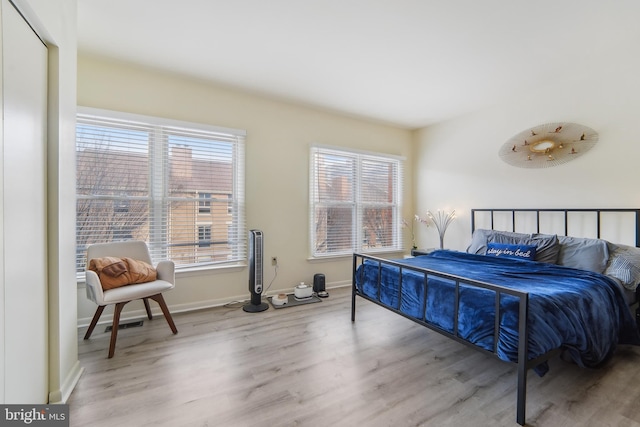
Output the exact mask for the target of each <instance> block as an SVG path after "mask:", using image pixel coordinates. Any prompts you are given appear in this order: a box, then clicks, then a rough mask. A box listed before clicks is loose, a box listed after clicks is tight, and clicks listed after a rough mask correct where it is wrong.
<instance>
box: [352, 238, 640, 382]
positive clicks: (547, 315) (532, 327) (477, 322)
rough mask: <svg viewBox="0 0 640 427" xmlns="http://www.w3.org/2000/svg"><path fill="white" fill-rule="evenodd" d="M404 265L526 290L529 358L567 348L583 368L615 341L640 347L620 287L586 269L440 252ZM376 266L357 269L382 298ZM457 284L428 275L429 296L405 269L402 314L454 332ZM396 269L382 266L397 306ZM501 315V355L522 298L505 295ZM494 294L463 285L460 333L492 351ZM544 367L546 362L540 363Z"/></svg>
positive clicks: (508, 348) (509, 357)
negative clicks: (527, 297)
mask: <svg viewBox="0 0 640 427" xmlns="http://www.w3.org/2000/svg"><path fill="white" fill-rule="evenodd" d="M397 262H402V263H403V264H407V265H411V266H416V267H423V268H427V269H431V270H435V271H440V272H443V273H448V274H452V275H456V276H460V277H466V278H469V279H473V280H477V281H482V282H486V283H490V284H494V285H499V286H504V287H509V288H512V289H517V290H521V291H525V292H528V293H529V313H528V323H529V340H528V345H529V359H530V360H531V359H534V358H536V357H538V356H541V355H543V354H545V353H546V352H548V351H550V350H553V349H556V348H564V349H567V350H568V351H569V352H570V354H571V356H572V358H573V359H574V360H575V361H576V363H578V364H579V365H581V366H587V367H596V366H598V365H599V364H601V363H603V362H604V361H606V360H607V359H608V358H609V357H610V356H611V355H612V354H613V352H614V350H615V348H616V345H617V344H635V345H640V336H639V334H638V329H637V326H636V323H635V319H634V318H633V316H632V315H631V312H630V310H629V308H628V307H627V306H626V303H625V299H624V295H623V292H622V290H621V288H620V287H619V286H618V285H617V284H616V283H615V282H614V281H613V280H611V279H609V278H608V277H606V276H603V275H601V274H597V273H592V272H589V271H583V270H576V269H572V268H567V267H562V266H557V265H553V264H547V263H540V262H533V261H522V260H515V259H508V258H500V257H489V256H484V255H473V254H467V253H464V252H453V251H435V252H433V253H431V254H429V255H426V256H420V257H416V258H412V259H406V260H398V261H397ZM377 276H378V264H377V263H374V262H371V261H365V263H364V264H363V265H361V266H360V267H359V268H358V271H357V273H356V277H355V279H356V286H357V287H358V290H359V291H360V292H361V293H363V294H365V295H367V296H369V297H371V298H374V299H378V280H377ZM454 288H455V284H454V282H453V281H451V280H446V279H441V278H435V277H434V276H429V281H428V286H427V295H426V301H425V300H424V278H423V275H422V274H419V273H415V272H413V271H410V270H403V279H402V296H401V299H400V311H402V312H403V313H405V314H407V315H409V316H412V317H415V318H418V319H422V320H424V321H426V322H428V323H430V324H432V325H434V326H436V327H438V328H441V329H443V330H445V331H447V332H449V333H453V328H454V319H453V317H454V315H455V314H454V304H455V300H454V298H455V296H454ZM398 299H399V295H398V267H394V266H389V265H385V266H384V268H383V270H382V280H381V285H380V290H379V300H380V302H382V303H383V304H385V305H388V306H390V307H393V308H397V307H398ZM500 307H501V310H500V311H501V318H500V333H499V339H498V345H497V355H498V357H500V358H501V359H503V360H506V361H513V362H515V361H517V357H518V300H517V298H515V297H512V296H509V295H502V296H501V298H500ZM494 324H495V293H494V292H493V291H489V290H485V289H478V288H472V287H469V286H465V285H461V290H460V299H459V313H458V331H457V332H458V336H460V337H461V338H463V339H465V340H467V341H469V342H471V343H473V344H476V345H478V346H479V347H482V348H484V349H486V350H489V351H493V350H494ZM536 371H537V372H538V373H539V374H541V375H542V374H544V372H546V364H545V365H542V366H540V367H538V368H537V369H536Z"/></svg>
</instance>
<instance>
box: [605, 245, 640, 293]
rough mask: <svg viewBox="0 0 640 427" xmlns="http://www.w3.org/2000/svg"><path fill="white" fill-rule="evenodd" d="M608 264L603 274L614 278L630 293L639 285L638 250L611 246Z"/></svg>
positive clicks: (639, 260) (625, 246) (639, 263)
mask: <svg viewBox="0 0 640 427" xmlns="http://www.w3.org/2000/svg"><path fill="white" fill-rule="evenodd" d="M611 246H612V247H611V254H610V256H609V263H608V265H607V268H606V270H605V271H604V274H606V275H607V276H611V277H615V278H616V279H618V280H619V281H620V282H622V285H623V286H624V287H625V288H627V289H629V290H632V291H635V290H636V287H637V286H638V283H640V248H636V247H633V246H627V245H611Z"/></svg>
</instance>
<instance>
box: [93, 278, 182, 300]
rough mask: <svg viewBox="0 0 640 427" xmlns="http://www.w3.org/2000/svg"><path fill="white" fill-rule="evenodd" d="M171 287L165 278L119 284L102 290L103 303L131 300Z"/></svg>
mask: <svg viewBox="0 0 640 427" xmlns="http://www.w3.org/2000/svg"><path fill="white" fill-rule="evenodd" d="M170 289H173V284H172V283H169V282H167V281H165V280H154V281H153V282H146V283H139V284H136V285H134V286H121V287H119V288H113V289H109V290H108V291H104V304H116V303H119V302H125V301H133V300H136V299H140V298H146V297H149V296H151V295H155V294H159V293H162V292H165V291H168V290H170Z"/></svg>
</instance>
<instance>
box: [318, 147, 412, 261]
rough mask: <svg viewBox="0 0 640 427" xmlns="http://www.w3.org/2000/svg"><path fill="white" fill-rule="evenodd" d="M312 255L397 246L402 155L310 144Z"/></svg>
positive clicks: (400, 248)
mask: <svg viewBox="0 0 640 427" xmlns="http://www.w3.org/2000/svg"><path fill="white" fill-rule="evenodd" d="M310 163H311V164H310V173H311V177H310V180H309V182H310V185H311V189H310V192H309V197H310V209H309V211H310V214H311V221H310V223H311V230H310V235H311V236H310V241H311V254H312V256H314V257H322V256H330V255H345V254H351V253H353V252H354V251H363V252H376V251H389V250H402V247H403V246H402V233H401V232H400V228H401V222H402V220H401V217H400V212H401V210H402V209H401V208H402V197H401V195H402V171H403V170H402V168H403V159H401V158H398V157H395V156H390V155H383V154H372V153H362V152H355V151H348V150H343V149H337V148H329V147H319V146H313V147H312V148H311V162H310Z"/></svg>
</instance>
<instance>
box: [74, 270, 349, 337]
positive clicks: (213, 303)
mask: <svg viewBox="0 0 640 427" xmlns="http://www.w3.org/2000/svg"><path fill="white" fill-rule="evenodd" d="M346 286H351V280H344V281H340V282H332V283H330V284H327V285H326V287H327V289H328V290H330V289H335V288H343V287H346ZM292 290H293V288H292ZM279 293H282V290H277V291H273V292H268V293H267V294H266V295H265V296H272V295H277V294H279ZM248 301H249V297H248V296H247V295H246V294H243V295H236V296H234V297H231V298H220V299H211V300H205V301H196V302H191V303H187V304H173V305H171V306H170V307H169V311H170V312H171V314H176V313H186V312H190V311H196V310H204V309H209V308H214V307H221V306H223V305H225V304H232V303H234V302H248ZM132 302H133V303H134V304H135V301H132ZM151 314H152V315H153V317H154V319H155V318H162V321H163V322H164V315H163V314H162V311H161V310H160V307H159V306H158V305H157V304H153V303H152V304H151ZM146 318H147V312H146V311H145V310H144V305H142V303H140V308H139V309H136V310H132V311H126V312H124V311H123V312H122V315H121V317H120V323H126V322H128V321H130V320H139V319H146ZM112 322H113V314H108V313H103V314H102V316H101V317H100V321H99V322H98V325H110V324H111V323H112ZM89 323H91V317H83V318H79V319H78V328H85V327H87V326H89Z"/></svg>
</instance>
